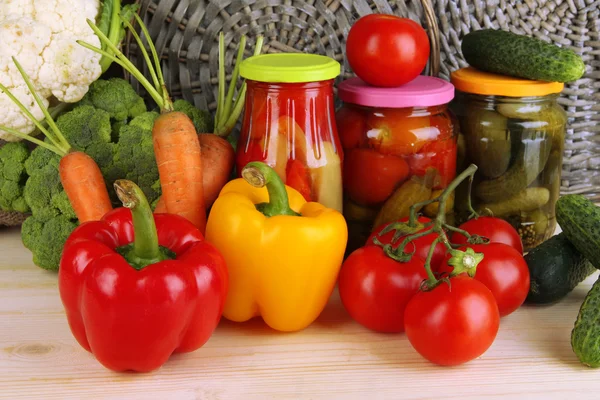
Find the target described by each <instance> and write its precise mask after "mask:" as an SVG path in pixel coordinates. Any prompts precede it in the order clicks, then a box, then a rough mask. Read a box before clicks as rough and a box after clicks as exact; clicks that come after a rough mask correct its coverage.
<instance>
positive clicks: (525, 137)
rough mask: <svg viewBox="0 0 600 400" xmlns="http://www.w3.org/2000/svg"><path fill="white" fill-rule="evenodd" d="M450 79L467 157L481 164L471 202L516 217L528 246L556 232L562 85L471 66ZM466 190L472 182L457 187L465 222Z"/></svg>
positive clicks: (507, 217) (482, 210)
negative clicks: (494, 72)
mask: <svg viewBox="0 0 600 400" xmlns="http://www.w3.org/2000/svg"><path fill="white" fill-rule="evenodd" d="M451 81H452V83H453V84H454V86H455V87H456V90H457V94H456V98H455V100H454V101H453V103H452V106H451V107H452V109H453V111H454V112H455V114H456V116H457V117H458V119H459V122H460V131H461V135H464V137H463V138H461V139H464V144H465V158H464V159H463V160H462V161H463V162H464V164H466V165H468V163H474V164H476V165H477V167H478V170H477V173H476V176H475V181H474V183H473V188H472V194H471V198H472V201H473V207H474V209H475V211H477V212H478V213H482V214H491V215H494V216H496V217H500V218H503V219H505V220H506V221H508V222H510V223H511V224H512V225H513V226H514V227H515V228H516V229H517V230H518V232H519V234H520V235H521V239H522V241H523V246H524V249H525V251H527V250H530V249H532V248H533V247H535V246H537V245H539V244H540V243H542V242H543V241H545V240H547V239H548V238H550V237H551V236H552V235H553V234H554V231H555V229H556V219H555V216H554V206H555V203H556V201H557V200H558V197H559V195H560V175H561V166H562V155H563V149H564V140H565V129H566V122H567V116H566V113H565V111H564V110H563V108H562V107H561V106H560V105H559V104H558V103H557V99H558V96H559V94H560V92H561V91H562V89H563V87H564V84H562V83H555V82H541V81H532V80H525V79H515V78H512V77H507V76H501V75H496V74H490V73H486V72H481V71H478V70H475V69H473V68H471V67H469V68H463V69H460V70H458V71H455V72H454V73H453V74H452V77H451ZM461 141H462V140H461ZM467 193H468V187H467V186H466V185H463V186H462V187H460V188H459V189H458V190H457V192H456V195H457V199H456V213H457V217H458V218H459V220H460V219H464V218H466V216H467V215H468V211H467V210H466V209H467Z"/></svg>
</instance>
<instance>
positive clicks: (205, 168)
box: [198, 134, 235, 208]
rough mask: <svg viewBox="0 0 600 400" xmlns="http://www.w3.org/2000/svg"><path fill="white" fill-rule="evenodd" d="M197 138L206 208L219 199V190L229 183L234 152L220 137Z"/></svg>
mask: <svg viewBox="0 0 600 400" xmlns="http://www.w3.org/2000/svg"><path fill="white" fill-rule="evenodd" d="M198 137H199V138H200V147H201V149H202V181H203V184H204V204H205V205H206V207H207V208H208V207H210V206H211V205H212V204H213V203H214V202H215V200H216V199H217V197H219V193H220V192H221V189H223V186H225V184H226V183H227V182H228V181H229V177H230V175H231V170H232V169H233V164H234V163H235V150H233V146H231V144H230V143H229V142H228V141H227V140H226V139H223V138H222V137H220V136H217V135H213V134H200V135H198Z"/></svg>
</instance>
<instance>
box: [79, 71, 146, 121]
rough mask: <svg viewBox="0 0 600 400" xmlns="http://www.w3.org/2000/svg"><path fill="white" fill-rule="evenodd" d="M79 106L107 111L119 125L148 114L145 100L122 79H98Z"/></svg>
mask: <svg viewBox="0 0 600 400" xmlns="http://www.w3.org/2000/svg"><path fill="white" fill-rule="evenodd" d="M79 104H81V105H92V106H94V107H96V108H99V109H101V110H104V111H107V112H108V113H109V114H110V117H111V118H112V120H113V122H119V123H122V122H123V121H127V120H128V119H129V118H134V117H137V116H138V115H140V114H142V113H144V112H146V104H145V103H144V99H142V97H141V96H140V95H138V94H137V93H136V91H135V90H134V89H133V87H131V85H130V84H129V82H127V81H126V80H125V79H122V78H110V79H98V80H97V81H95V82H94V83H92V85H91V86H90V89H89V91H88V92H87V93H86V95H85V96H84V97H83V99H81V101H80V102H79Z"/></svg>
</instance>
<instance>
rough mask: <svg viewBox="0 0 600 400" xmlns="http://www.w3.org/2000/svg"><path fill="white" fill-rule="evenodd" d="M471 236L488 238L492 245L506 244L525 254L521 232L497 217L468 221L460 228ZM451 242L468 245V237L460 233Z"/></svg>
mask: <svg viewBox="0 0 600 400" xmlns="http://www.w3.org/2000/svg"><path fill="white" fill-rule="evenodd" d="M459 228H460V229H462V230H464V231H467V232H468V233H470V234H471V235H479V236H483V237H486V238H488V239H489V240H490V242H492V243H504V244H507V245H509V246H512V247H514V248H515V249H516V250H517V251H518V252H520V253H521V254H523V243H522V241H521V236H519V232H517V230H516V229H515V228H513V226H512V225H511V224H509V223H508V222H506V221H505V220H503V219H500V218H496V217H478V218H473V219H470V220H468V221H467V222H465V223H463V224H462V225H461V226H459ZM450 242H452V243H454V244H467V237H466V236H464V235H461V234H460V233H454V234H452V236H451V238H450Z"/></svg>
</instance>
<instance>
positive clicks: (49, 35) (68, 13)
mask: <svg viewBox="0 0 600 400" xmlns="http://www.w3.org/2000/svg"><path fill="white" fill-rule="evenodd" d="M113 5H114V4H113V1H112V0H105V1H104V2H103V7H104V9H102V8H101V4H100V1H99V0H2V1H0V83H2V84H3V85H4V86H6V88H7V89H9V90H10V91H11V92H12V93H14V94H15V96H16V97H17V98H19V100H21V102H23V104H25V106H26V107H27V108H28V109H29V110H30V111H31V112H32V114H33V115H34V117H35V118H36V119H37V120H42V119H43V114H42V112H41V110H40V109H39V107H38V106H37V105H36V104H35V102H34V100H33V97H32V96H31V95H30V94H29V90H28V89H27V87H26V85H25V82H24V80H23V78H22V76H21V75H20V73H19V71H18V70H17V68H16V67H15V65H14V63H13V61H12V57H15V58H16V59H17V60H18V61H19V63H20V64H21V65H22V66H23V69H24V70H25V72H26V73H27V75H28V76H29V77H30V79H31V81H32V84H33V87H34V89H35V90H36V91H37V92H38V94H39V95H40V96H41V97H43V99H44V104H45V106H48V104H50V103H52V104H54V103H56V102H57V101H58V102H63V103H76V102H78V101H79V100H81V99H82V98H83V96H84V95H85V94H86V93H87V92H88V89H89V86H90V84H92V83H93V82H95V81H96V80H97V79H98V78H99V77H100V76H101V74H102V73H103V72H104V71H103V67H104V66H106V65H109V64H106V63H105V62H104V60H103V59H102V56H101V55H99V54H97V53H96V52H94V51H92V50H89V49H87V48H85V47H83V46H82V45H80V44H79V43H77V41H78V40H80V41H83V42H86V43H88V44H91V45H93V46H96V47H101V43H100V39H99V38H98V36H96V34H95V33H94V31H93V30H92V28H90V26H89V25H88V24H87V21H86V20H87V19H90V20H92V21H98V20H100V22H101V25H102V26H103V27H104V28H105V29H106V30H107V31H104V30H103V33H105V34H107V35H109V32H113V31H114V30H116V29H118V30H119V31H122V30H123V26H122V23H121V21H120V20H118V19H115V18H114V15H116V14H114V15H113V13H121V12H123V13H126V12H128V13H129V12H131V8H126V7H127V6H126V7H124V8H123V9H121V8H120V7H119V5H120V3H118V4H117V6H118V7H117V8H116V9H114V10H113ZM103 11H104V12H103ZM115 20H118V23H112V21H115ZM113 36H114V35H113ZM117 37H118V41H117V43H114V44H115V45H118V44H119V42H120V40H122V35H117ZM0 107H1V109H2V110H3V111H4V112H3V113H2V114H1V115H0V126H5V127H7V128H12V129H16V130H18V131H20V132H22V133H24V134H31V133H32V132H33V131H34V130H35V125H34V124H33V123H31V122H30V121H28V120H27V118H26V117H25V115H24V114H23V113H22V111H21V110H19V108H18V107H17V106H16V105H15V104H14V103H13V102H12V101H11V100H10V99H9V98H8V96H7V95H6V94H4V93H2V92H1V91H0ZM0 139H4V140H6V141H10V142H14V141H19V140H20V139H19V138H17V137H15V136H14V135H10V134H9V133H8V132H6V131H4V130H2V129H0Z"/></svg>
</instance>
